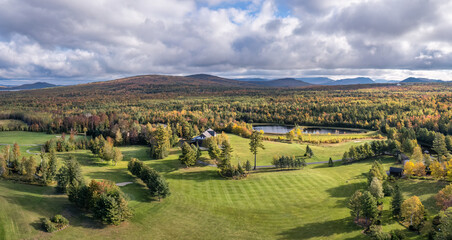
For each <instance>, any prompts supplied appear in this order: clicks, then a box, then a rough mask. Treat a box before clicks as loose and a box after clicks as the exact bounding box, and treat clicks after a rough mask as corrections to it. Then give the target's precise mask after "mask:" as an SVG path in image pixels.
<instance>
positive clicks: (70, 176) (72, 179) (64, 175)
mask: <svg viewBox="0 0 452 240" xmlns="http://www.w3.org/2000/svg"><path fill="white" fill-rule="evenodd" d="M56 179H57V191H59V192H67V189H68V188H69V187H78V186H80V185H82V184H83V183H84V180H83V175H82V170H81V168H80V164H79V163H78V162H77V160H76V159H75V158H74V157H73V156H71V157H70V158H69V160H68V161H66V162H65V164H64V165H63V166H62V167H61V168H60V170H59V172H58V174H57V176H56Z"/></svg>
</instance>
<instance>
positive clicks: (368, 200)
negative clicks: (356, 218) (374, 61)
mask: <svg viewBox="0 0 452 240" xmlns="http://www.w3.org/2000/svg"><path fill="white" fill-rule="evenodd" d="M362 200H363V202H362V206H363V208H362V216H363V217H365V218H366V224H367V223H368V221H369V220H372V219H374V218H375V217H377V214H378V208H377V201H376V200H375V198H374V196H372V194H371V193H370V192H369V191H365V192H363V197H362Z"/></svg>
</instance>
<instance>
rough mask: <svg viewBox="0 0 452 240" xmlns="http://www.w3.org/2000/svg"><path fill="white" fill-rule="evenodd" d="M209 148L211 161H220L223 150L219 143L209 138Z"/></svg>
mask: <svg viewBox="0 0 452 240" xmlns="http://www.w3.org/2000/svg"><path fill="white" fill-rule="evenodd" d="M208 146H209V156H210V158H211V159H215V160H219V159H220V155H221V150H220V148H219V147H218V144H217V142H216V141H215V139H214V138H209V140H208Z"/></svg>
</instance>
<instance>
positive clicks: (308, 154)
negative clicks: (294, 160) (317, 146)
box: [304, 145, 314, 158]
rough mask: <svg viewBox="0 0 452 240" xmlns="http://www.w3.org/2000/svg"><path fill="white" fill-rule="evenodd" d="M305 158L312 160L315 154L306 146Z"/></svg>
mask: <svg viewBox="0 0 452 240" xmlns="http://www.w3.org/2000/svg"><path fill="white" fill-rule="evenodd" d="M304 155H305V156H307V157H309V158H311V157H312V156H314V152H313V151H312V149H311V148H310V147H309V145H306V152H305V154H304Z"/></svg>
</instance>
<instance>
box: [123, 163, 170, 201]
mask: <svg viewBox="0 0 452 240" xmlns="http://www.w3.org/2000/svg"><path fill="white" fill-rule="evenodd" d="M127 168H128V169H129V171H130V172H131V173H132V174H133V175H135V176H137V177H138V178H140V179H141V180H142V181H143V182H144V183H145V184H146V186H147V187H148V188H149V191H150V193H151V195H152V196H155V197H158V199H159V201H160V199H162V198H166V197H168V196H169V195H170V194H171V192H170V190H169V186H168V183H167V182H166V180H165V178H163V176H162V175H160V173H159V172H157V171H155V170H154V169H152V168H150V167H148V166H146V165H144V163H143V162H141V161H140V160H138V159H136V158H132V159H130V162H129V164H128V166H127Z"/></svg>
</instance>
